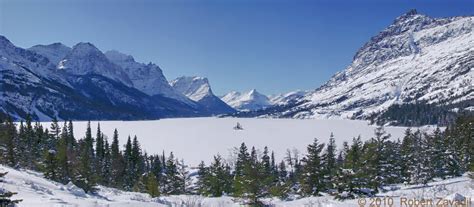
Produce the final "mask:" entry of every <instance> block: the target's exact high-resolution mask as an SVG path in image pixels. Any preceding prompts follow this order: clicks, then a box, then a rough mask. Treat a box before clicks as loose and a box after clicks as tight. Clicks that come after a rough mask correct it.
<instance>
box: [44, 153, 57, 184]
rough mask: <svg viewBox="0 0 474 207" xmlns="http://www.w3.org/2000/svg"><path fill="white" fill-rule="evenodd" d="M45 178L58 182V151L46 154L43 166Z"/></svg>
mask: <svg viewBox="0 0 474 207" xmlns="http://www.w3.org/2000/svg"><path fill="white" fill-rule="evenodd" d="M43 172H44V177H46V178H48V179H51V180H54V181H58V180H59V173H58V161H57V159H56V151H55V150H52V149H51V150H48V151H46V152H45V153H44V164H43Z"/></svg>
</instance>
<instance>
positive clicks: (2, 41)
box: [0, 35, 14, 48]
mask: <svg viewBox="0 0 474 207" xmlns="http://www.w3.org/2000/svg"><path fill="white" fill-rule="evenodd" d="M6 47H14V45H13V43H12V42H10V40H8V39H7V38H6V37H5V36H2V35H0V48H6Z"/></svg>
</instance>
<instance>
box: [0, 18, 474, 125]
mask: <svg viewBox="0 0 474 207" xmlns="http://www.w3.org/2000/svg"><path fill="white" fill-rule="evenodd" d="M473 28H474V17H472V16H464V17H449V18H432V17H429V16H426V15H422V14H418V13H417V12H416V10H411V11H409V12H407V13H406V14H403V15H402V16H400V17H398V18H396V19H395V21H394V22H393V23H392V24H390V25H389V26H388V27H387V28H386V29H384V30H383V31H381V32H380V33H379V34H377V35H376V36H374V37H372V38H371V39H370V40H369V41H368V42H367V43H366V44H364V45H363V46H362V48H360V49H359V50H358V51H357V52H356V54H355V56H354V59H353V62H352V63H351V64H350V65H349V66H348V67H347V68H346V69H345V70H343V71H341V72H338V73H336V74H335V75H334V76H333V77H332V78H331V79H330V80H329V81H328V82H326V83H325V84H323V85H322V86H321V87H319V88H317V89H315V90H312V91H293V92H290V93H286V94H279V95H273V96H266V95H263V94H261V93H259V92H258V91H257V90H255V89H254V90H251V91H248V92H242V93H241V92H235V91H234V92H230V93H228V94H226V95H224V96H222V97H220V98H219V97H217V96H216V95H214V94H213V92H212V89H211V86H210V84H209V81H208V80H207V78H203V77H180V78H177V79H175V80H172V81H169V82H168V80H167V79H166V78H165V76H164V75H163V72H162V70H161V68H160V67H159V66H157V65H156V64H153V63H148V64H145V63H139V62H136V61H135V60H134V58H133V57H132V56H130V55H126V54H122V53H120V52H118V51H108V52H105V53H103V52H102V51H100V50H99V49H97V48H96V47H95V46H94V45H93V44H91V43H78V44H76V45H74V46H73V47H72V48H70V47H68V46H65V45H63V44H61V43H53V44H50V45H36V46H33V47H31V48H28V49H23V48H19V47H16V46H15V45H13V44H12V43H11V42H10V41H9V40H8V39H7V38H5V37H3V36H0V77H1V79H0V89H1V90H0V97H1V99H0V111H3V112H5V113H9V114H11V115H13V116H14V117H15V118H17V119H22V118H25V117H26V116H27V114H30V115H31V116H32V117H33V118H34V119H36V120H50V119H51V118H52V117H58V118H60V119H74V120H90V119H97V120H100V119H122V120H138V119H159V118H168V117H194V116H214V115H220V114H241V115H242V113H241V112H250V113H245V116H260V117H291V118H318V117H323V118H331V117H338V118H359V119H364V118H367V117H369V116H371V115H372V114H374V113H380V112H383V111H385V110H386V109H387V108H389V107H390V106H392V105H394V104H402V103H418V102H423V103H428V104H442V105H450V104H453V105H454V104H456V105H460V104H459V103H463V104H461V105H462V106H463V107H464V106H465V108H466V109H472V108H473V107H472V105H473V99H474V84H473V77H474V72H473V68H474V50H473V48H474V34H473ZM237 111H239V112H238V113H236V112H237Z"/></svg>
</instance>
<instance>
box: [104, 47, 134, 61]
mask: <svg viewBox="0 0 474 207" xmlns="http://www.w3.org/2000/svg"><path fill="white" fill-rule="evenodd" d="M104 54H105V56H106V57H107V58H108V59H109V60H111V61H112V62H135V59H134V58H133V56H131V55H127V54H124V53H121V52H119V51H117V50H109V51H107V52H105V53H104Z"/></svg>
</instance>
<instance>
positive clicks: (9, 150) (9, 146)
mask: <svg viewBox="0 0 474 207" xmlns="http://www.w3.org/2000/svg"><path fill="white" fill-rule="evenodd" d="M1 127H2V129H1V130H0V138H1V139H0V142H1V146H2V149H4V150H3V151H2V159H1V160H2V163H4V164H7V165H9V166H12V167H13V166H15V165H16V164H17V156H18V149H17V147H16V146H17V145H16V143H17V138H18V135H17V130H16V126H15V124H14V123H13V121H12V119H11V117H10V116H7V117H6V119H5V121H4V123H2V124H1Z"/></svg>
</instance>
